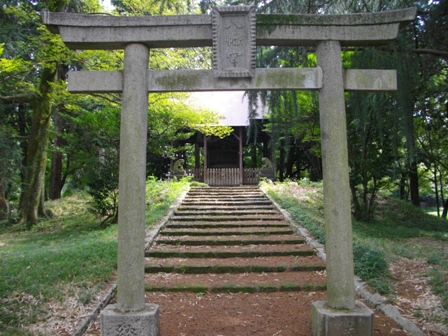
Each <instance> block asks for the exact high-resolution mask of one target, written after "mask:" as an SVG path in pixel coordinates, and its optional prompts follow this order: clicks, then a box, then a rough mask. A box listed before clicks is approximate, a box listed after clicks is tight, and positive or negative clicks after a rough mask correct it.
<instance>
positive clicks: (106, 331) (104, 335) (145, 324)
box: [100, 304, 160, 336]
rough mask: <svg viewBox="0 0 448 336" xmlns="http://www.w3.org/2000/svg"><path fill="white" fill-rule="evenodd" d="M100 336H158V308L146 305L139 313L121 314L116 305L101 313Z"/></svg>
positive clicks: (153, 305)
mask: <svg viewBox="0 0 448 336" xmlns="http://www.w3.org/2000/svg"><path fill="white" fill-rule="evenodd" d="M100 322H101V336H125V335H132V336H159V330H160V328H159V324H160V322H159V306H158V305H155V304H147V305H145V307H144V310H142V311H139V312H129V313H121V312H119V311H118V310H117V306H116V305H109V306H107V307H106V308H105V309H104V310H103V312H102V313H101V320H100Z"/></svg>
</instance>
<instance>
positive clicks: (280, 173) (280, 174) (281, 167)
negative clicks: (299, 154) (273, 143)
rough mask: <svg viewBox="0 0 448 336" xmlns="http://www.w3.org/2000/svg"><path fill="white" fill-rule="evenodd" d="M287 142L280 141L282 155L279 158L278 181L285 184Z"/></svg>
mask: <svg viewBox="0 0 448 336" xmlns="http://www.w3.org/2000/svg"><path fill="white" fill-rule="evenodd" d="M284 147H285V142H284V141H283V140H280V149H279V151H280V155H279V158H278V179H279V180H280V182H283V180H284V175H283V174H284V171H283V170H284V164H285V148H284Z"/></svg>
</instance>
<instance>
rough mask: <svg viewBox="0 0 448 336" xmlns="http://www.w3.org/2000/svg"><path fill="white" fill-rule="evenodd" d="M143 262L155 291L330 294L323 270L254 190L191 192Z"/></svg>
mask: <svg viewBox="0 0 448 336" xmlns="http://www.w3.org/2000/svg"><path fill="white" fill-rule="evenodd" d="M145 255H146V266H145V272H146V275H145V277H146V290H147V291H151V292H158V291H164V292H177V291H189V292H197V293H198V292H202V293H204V292H212V293H238V292H249V293H251V292H276V291H300V290H323V289H325V263H324V262H323V261H322V260H321V259H319V258H318V257H317V256H316V255H315V252H314V250H313V249H312V248H310V247H309V246H307V245H306V244H305V242H304V239H303V238H302V237H301V236H299V235H298V234H296V233H294V231H293V230H292V229H291V227H290V226H289V224H288V222H287V221H285V219H284V217H283V216H282V215H281V213H279V211H278V210H277V209H276V208H275V206H274V205H273V204H272V202H271V201H270V200H269V199H268V198H267V197H266V196H265V195H264V194H263V192H261V191H260V190H259V189H258V188H255V187H232V188H224V187H219V188H218V187H216V188H199V187H193V188H192V189H191V190H190V191H189V193H188V194H187V196H186V198H185V199H184V200H183V202H182V204H181V206H180V207H179V208H178V209H177V211H176V212H175V213H174V214H173V215H172V216H171V218H170V219H169V221H168V222H167V224H166V225H165V227H164V228H162V230H161V231H160V233H159V236H158V237H157V239H156V240H155V242H154V243H153V244H152V246H150V248H148V250H147V251H145Z"/></svg>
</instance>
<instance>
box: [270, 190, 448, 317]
mask: <svg viewBox="0 0 448 336" xmlns="http://www.w3.org/2000/svg"><path fill="white" fill-rule="evenodd" d="M264 189H265V190H266V191H267V192H268V194H269V195H270V196H271V197H273V198H274V199H275V200H276V201H277V202H278V203H279V204H280V205H281V206H282V207H284V208H285V209H286V210H288V211H289V212H290V213H291V215H292V217H293V218H294V219H295V220H297V221H298V222H299V223H301V224H302V225H303V226H304V227H306V228H307V229H308V230H309V231H310V232H311V233H312V234H313V235H314V236H315V238H316V239H318V240H319V241H321V242H322V243H325V229H324V221H323V217H324V214H323V193H322V185H321V184H311V183H306V182H303V183H300V184H299V185H298V184H297V183H278V184H275V185H274V184H264ZM353 241H354V259H355V260H354V261H355V272H356V274H357V275H358V276H360V277H361V278H362V279H363V280H365V281H367V282H368V283H369V284H370V285H371V286H372V287H373V288H374V289H375V290H377V291H379V292H380V293H382V294H389V293H390V292H391V282H390V278H389V276H388V275H389V274H388V263H389V262H391V261H394V260H397V259H398V258H400V257H405V258H408V259H416V260H422V261H427V262H428V263H429V264H430V265H431V268H430V271H429V272H428V282H429V283H430V284H431V286H432V288H433V291H434V292H435V293H436V294H437V295H439V296H440V297H441V299H442V301H443V304H444V308H445V309H448V288H447V283H448V277H447V274H448V262H447V260H448V249H447V248H446V247H445V246H446V245H447V241H448V221H446V220H443V219H440V218H437V217H434V216H430V215H427V214H425V212H424V211H422V210H421V209H418V208H415V207H413V206H412V205H410V204H408V203H405V202H401V201H398V200H395V199H389V198H382V199H381V201H380V202H378V205H377V217H376V219H375V220H374V221H372V222H370V223H363V222H358V221H355V220H353Z"/></svg>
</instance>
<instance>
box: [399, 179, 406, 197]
mask: <svg viewBox="0 0 448 336" xmlns="http://www.w3.org/2000/svg"><path fill="white" fill-rule="evenodd" d="M400 199H401V200H405V199H407V193H406V176H405V174H401V178H400Z"/></svg>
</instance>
